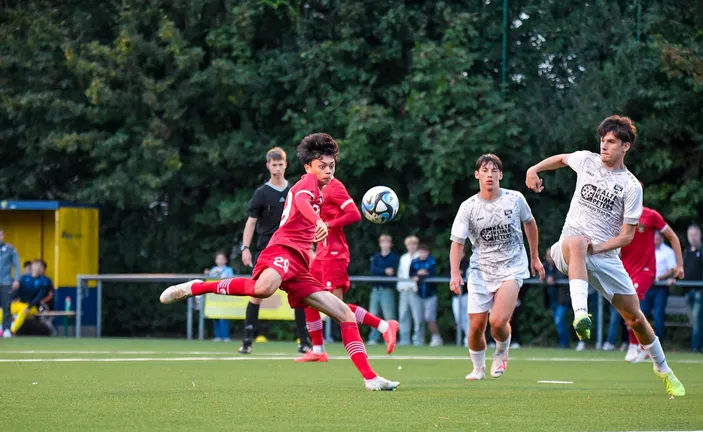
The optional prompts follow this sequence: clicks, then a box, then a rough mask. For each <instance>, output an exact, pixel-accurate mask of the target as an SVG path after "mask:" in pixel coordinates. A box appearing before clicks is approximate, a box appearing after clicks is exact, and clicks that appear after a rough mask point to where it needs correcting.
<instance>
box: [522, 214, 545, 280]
mask: <svg viewBox="0 0 703 432" xmlns="http://www.w3.org/2000/svg"><path fill="white" fill-rule="evenodd" d="M522 226H523V229H524V230H525V236H527V245H528V246H529V247H530V273H531V274H532V276H537V275H539V280H544V276H545V273H544V266H543V265H542V260H540V259H539V229H538V228H537V222H536V221H535V219H534V218H532V219H531V220H529V221H527V222H524V223H523V224H522Z"/></svg>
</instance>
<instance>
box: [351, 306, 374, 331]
mask: <svg viewBox="0 0 703 432" xmlns="http://www.w3.org/2000/svg"><path fill="white" fill-rule="evenodd" d="M347 306H349V309H351V311H352V312H354V315H356V322H357V323H358V324H361V325H367V326H369V327H373V328H375V329H377V328H378V326H379V324H381V318H379V317H377V316H376V315H373V314H370V313H369V312H368V311H367V310H366V309H364V308H362V307H361V306H357V305H353V304H348V305H347Z"/></svg>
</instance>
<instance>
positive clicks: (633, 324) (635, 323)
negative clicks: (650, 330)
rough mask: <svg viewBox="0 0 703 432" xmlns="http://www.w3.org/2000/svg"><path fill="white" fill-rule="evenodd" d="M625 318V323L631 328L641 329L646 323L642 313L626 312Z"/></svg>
mask: <svg viewBox="0 0 703 432" xmlns="http://www.w3.org/2000/svg"><path fill="white" fill-rule="evenodd" d="M623 318H624V320H625V324H626V325H627V326H628V327H630V328H633V329H639V328H641V327H642V326H643V325H644V316H642V315H641V314H637V315H630V314H625V315H624V316H623Z"/></svg>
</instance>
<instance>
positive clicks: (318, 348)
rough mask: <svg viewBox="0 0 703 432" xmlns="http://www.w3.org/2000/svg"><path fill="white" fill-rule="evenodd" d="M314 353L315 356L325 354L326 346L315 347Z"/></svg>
mask: <svg viewBox="0 0 703 432" xmlns="http://www.w3.org/2000/svg"><path fill="white" fill-rule="evenodd" d="M312 352H313V353H314V354H322V353H323V352H325V346H324V345H313V346H312Z"/></svg>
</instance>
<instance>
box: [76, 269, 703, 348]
mask: <svg viewBox="0 0 703 432" xmlns="http://www.w3.org/2000/svg"><path fill="white" fill-rule="evenodd" d="M234 277H235V278H249V277H251V275H246V274H241V275H235V276H234ZM202 278H203V275H202V274H102V275H100V274H98V275H78V278H77V285H76V329H75V336H76V337H77V338H80V337H81V325H82V319H81V318H82V312H83V306H82V303H83V302H82V299H83V290H84V289H87V288H88V283H89V282H91V281H95V282H96V284H97V288H96V289H97V306H96V315H97V322H96V336H97V337H101V336H102V294H103V282H127V283H163V284H169V285H171V284H176V283H181V282H186V281H189V280H193V279H202ZM349 279H350V280H351V282H365V283H376V282H410V281H411V280H410V279H399V278H397V277H391V276H350V277H349ZM425 281H426V282H435V283H444V284H448V283H449V278H448V277H430V278H426V279H425ZM556 283H557V285H568V283H569V281H568V280H566V279H557V281H556ZM524 284H525V285H540V286H543V287H545V288H546V287H547V286H548V285H546V284H545V283H543V282H541V281H540V280H538V279H526V280H525V281H524ZM655 286H668V285H667V284H665V283H661V282H657V283H655ZM675 286H682V287H692V288H700V287H703V281H701V282H692V281H677V282H676V285H675ZM194 303H195V302H194V301H193V298H192V297H191V298H188V301H187V302H186V338H187V339H189V340H190V339H192V338H193V309H194ZM604 309H605V302H604V301H603V297H602V296H601V295H599V296H598V325H597V334H596V347H597V348H600V347H601V345H602V343H603V324H604V317H603V315H604ZM204 323H205V317H204V313H203V311H202V310H201V311H200V313H199V319H198V339H200V340H202V339H203V338H204V332H205V331H204V327H205V325H204ZM327 328H328V329H329V328H330V326H327ZM456 338H457V345H460V344H461V329H460V328H459V326H457V331H456Z"/></svg>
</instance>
